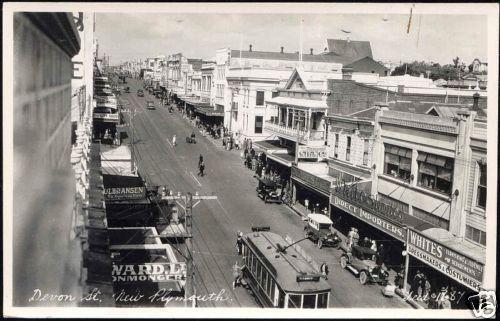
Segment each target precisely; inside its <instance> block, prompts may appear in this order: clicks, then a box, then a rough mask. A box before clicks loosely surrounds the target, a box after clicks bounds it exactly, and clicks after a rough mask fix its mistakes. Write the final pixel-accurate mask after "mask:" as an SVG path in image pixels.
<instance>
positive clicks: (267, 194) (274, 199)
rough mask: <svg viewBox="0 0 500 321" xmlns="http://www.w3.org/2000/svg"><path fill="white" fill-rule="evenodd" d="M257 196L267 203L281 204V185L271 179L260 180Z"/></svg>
mask: <svg viewBox="0 0 500 321" xmlns="http://www.w3.org/2000/svg"><path fill="white" fill-rule="evenodd" d="M256 190H257V195H258V196H259V197H260V198H261V199H263V200H264V202H265V203H278V204H281V203H282V200H281V185H280V184H278V183H277V182H275V181H272V180H270V179H265V178H260V179H259V185H258V186H257V189H256Z"/></svg>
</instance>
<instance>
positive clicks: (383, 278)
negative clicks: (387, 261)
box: [340, 245, 389, 286]
mask: <svg viewBox="0 0 500 321" xmlns="http://www.w3.org/2000/svg"><path fill="white" fill-rule="evenodd" d="M341 249H342V250H343V251H344V253H343V254H342V256H341V257H340V266H341V267H342V268H343V269H347V270H350V271H351V272H352V273H354V275H356V276H358V277H359V283H361V284H366V283H378V284H380V285H382V286H386V285H387V283H388V279H389V272H388V271H387V270H386V269H385V266H384V265H378V264H377V263H376V262H375V261H374V260H373V258H374V257H375V254H376V253H375V251H373V250H372V249H370V248H368V247H362V246H358V245H352V247H351V248H349V247H348V246H347V245H343V246H341Z"/></svg>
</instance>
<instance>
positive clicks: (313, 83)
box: [285, 68, 334, 90]
mask: <svg viewBox="0 0 500 321" xmlns="http://www.w3.org/2000/svg"><path fill="white" fill-rule="evenodd" d="M333 74H334V73H332V72H320V71H304V70H303V69H301V68H295V69H294V70H293V72H292V74H291V75H290V78H288V81H287V83H286V85H285V89H290V87H291V86H292V84H293V83H294V82H295V81H296V80H297V79H300V80H301V81H302V83H303V84H304V90H326V83H327V80H328V79H329V78H331V77H332V76H333Z"/></svg>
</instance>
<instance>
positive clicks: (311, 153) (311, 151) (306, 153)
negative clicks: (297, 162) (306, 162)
mask: <svg viewBox="0 0 500 321" xmlns="http://www.w3.org/2000/svg"><path fill="white" fill-rule="evenodd" d="M298 156H299V159H301V158H302V159H305V158H307V159H311V158H326V146H322V147H308V146H299V152H298Z"/></svg>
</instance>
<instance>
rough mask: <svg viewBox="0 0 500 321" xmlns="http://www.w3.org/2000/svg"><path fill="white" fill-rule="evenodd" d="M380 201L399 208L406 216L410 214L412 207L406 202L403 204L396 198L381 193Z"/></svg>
mask: <svg viewBox="0 0 500 321" xmlns="http://www.w3.org/2000/svg"><path fill="white" fill-rule="evenodd" d="M378 200H379V201H381V202H382V203H384V204H386V205H389V206H391V207H394V208H397V209H398V210H400V211H401V212H404V213H406V214H408V213H410V206H409V205H408V204H406V203H404V202H401V201H400V200H397V199H395V198H392V197H389V196H387V195H384V194H381V193H379V194H378Z"/></svg>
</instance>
